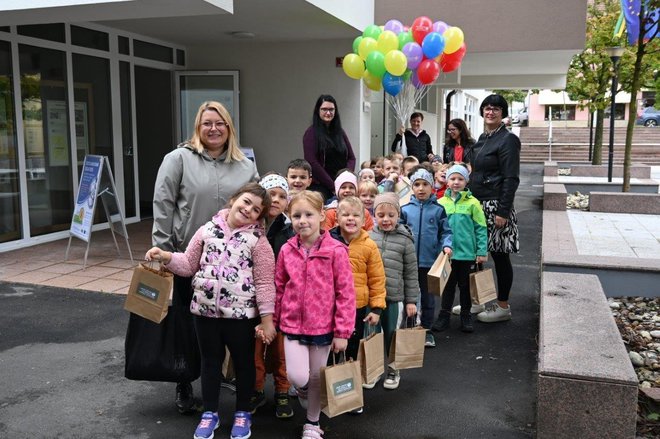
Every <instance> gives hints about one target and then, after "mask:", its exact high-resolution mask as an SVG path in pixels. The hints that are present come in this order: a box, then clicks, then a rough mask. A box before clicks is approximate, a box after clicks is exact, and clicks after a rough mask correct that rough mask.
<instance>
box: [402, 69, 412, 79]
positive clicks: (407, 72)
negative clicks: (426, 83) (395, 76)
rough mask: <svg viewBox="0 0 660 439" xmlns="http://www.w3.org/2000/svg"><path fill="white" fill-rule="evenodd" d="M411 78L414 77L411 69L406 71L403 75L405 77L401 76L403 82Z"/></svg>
mask: <svg viewBox="0 0 660 439" xmlns="http://www.w3.org/2000/svg"><path fill="white" fill-rule="evenodd" d="M411 76H412V70H410V69H406V71H405V72H404V73H403V75H401V77H402V78H403V82H406V81H408V80H409V79H410V77H411Z"/></svg>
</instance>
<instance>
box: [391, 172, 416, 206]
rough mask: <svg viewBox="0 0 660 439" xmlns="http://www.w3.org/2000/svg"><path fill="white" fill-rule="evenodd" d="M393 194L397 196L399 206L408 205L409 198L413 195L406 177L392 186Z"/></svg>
mask: <svg viewBox="0 0 660 439" xmlns="http://www.w3.org/2000/svg"><path fill="white" fill-rule="evenodd" d="M394 193H395V194H397V195H398V196H399V205H401V206H404V205H406V204H408V203H410V198H411V197H412V194H413V191H412V186H411V185H410V180H408V179H407V178H406V177H402V178H401V179H400V180H399V181H397V182H396V184H395V185H394Z"/></svg>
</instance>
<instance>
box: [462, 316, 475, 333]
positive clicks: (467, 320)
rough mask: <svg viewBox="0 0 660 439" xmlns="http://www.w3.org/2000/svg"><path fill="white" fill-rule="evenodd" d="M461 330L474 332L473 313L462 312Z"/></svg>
mask: <svg viewBox="0 0 660 439" xmlns="http://www.w3.org/2000/svg"><path fill="white" fill-rule="evenodd" d="M461 331H463V332H474V326H472V314H461Z"/></svg>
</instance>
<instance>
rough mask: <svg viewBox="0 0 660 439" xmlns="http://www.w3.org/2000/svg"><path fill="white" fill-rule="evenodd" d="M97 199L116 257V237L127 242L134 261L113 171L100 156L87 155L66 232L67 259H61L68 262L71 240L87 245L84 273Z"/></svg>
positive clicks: (103, 157)
mask: <svg viewBox="0 0 660 439" xmlns="http://www.w3.org/2000/svg"><path fill="white" fill-rule="evenodd" d="M99 199H100V200H101V202H102V204H103V208H104V209H105V216H106V219H107V220H108V226H109V227H110V231H111V232H112V239H113V240H114V242H115V247H116V248H117V253H118V254H119V255H120V256H121V252H120V251H119V245H118V244H117V238H116V237H115V233H116V234H118V235H121V236H123V237H124V238H125V239H126V247H128V254H129V256H130V258H131V262H132V261H133V253H131V246H130V245H129V243H128V232H127V231H126V223H125V222H124V214H123V213H122V211H121V205H120V204H119V199H118V198H117V190H116V188H115V179H114V178H113V177H112V170H111V169H110V162H109V161H108V157H107V156H102V155H87V156H85V162H84V163H83V168H82V173H81V174H80V184H79V185H78V193H77V194H76V205H75V208H74V210H73V217H72V219H71V228H70V229H69V244H68V245H67V247H66V255H65V256H64V260H65V261H66V260H68V259H69V249H70V247H71V239H72V238H73V237H74V236H75V237H76V238H79V239H82V240H83V241H85V242H87V249H86V250H85V259H84V261H83V269H85V267H86V266H87V254H88V253H89V246H90V244H91V241H92V224H93V222H94V212H95V211H96V204H97V201H98V200H99Z"/></svg>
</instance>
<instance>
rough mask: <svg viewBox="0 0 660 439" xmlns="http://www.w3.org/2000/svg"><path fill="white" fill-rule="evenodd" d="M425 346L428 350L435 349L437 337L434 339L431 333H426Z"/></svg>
mask: <svg viewBox="0 0 660 439" xmlns="http://www.w3.org/2000/svg"><path fill="white" fill-rule="evenodd" d="M424 346H425V347H427V348H434V347H435V337H433V334H431V331H426V341H424Z"/></svg>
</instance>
